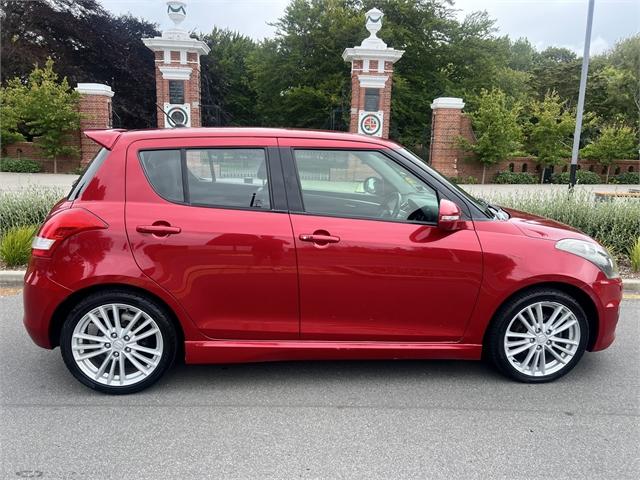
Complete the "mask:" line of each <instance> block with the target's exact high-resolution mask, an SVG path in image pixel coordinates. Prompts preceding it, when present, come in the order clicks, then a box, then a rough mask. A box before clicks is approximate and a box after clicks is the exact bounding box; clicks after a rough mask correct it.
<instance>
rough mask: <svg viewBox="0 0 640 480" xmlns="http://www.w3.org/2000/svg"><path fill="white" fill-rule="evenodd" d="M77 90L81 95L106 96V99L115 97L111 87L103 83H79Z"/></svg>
mask: <svg viewBox="0 0 640 480" xmlns="http://www.w3.org/2000/svg"><path fill="white" fill-rule="evenodd" d="M75 90H76V92H78V93H79V94H81V95H104V96H105V97H113V90H111V87H110V86H109V85H103V84H102V83H79V84H78V86H77V87H76V88H75Z"/></svg>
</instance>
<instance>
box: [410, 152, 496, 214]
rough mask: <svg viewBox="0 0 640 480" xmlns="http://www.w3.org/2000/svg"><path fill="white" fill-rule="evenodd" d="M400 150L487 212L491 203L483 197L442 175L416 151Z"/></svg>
mask: <svg viewBox="0 0 640 480" xmlns="http://www.w3.org/2000/svg"><path fill="white" fill-rule="evenodd" d="M398 152H399V153H400V154H401V155H402V156H404V157H407V158H409V159H411V160H413V161H414V162H418V163H419V164H420V166H422V167H423V168H425V169H426V170H427V171H428V172H429V173H430V174H431V175H433V176H434V177H436V178H437V179H438V180H440V181H441V182H442V183H444V184H446V185H447V186H449V187H450V188H452V189H453V190H455V191H457V192H458V193H460V195H462V196H463V197H464V198H465V199H467V200H468V201H469V202H471V203H472V204H474V205H475V206H476V207H478V208H479V209H480V210H481V211H483V212H485V213H486V210H487V207H488V206H489V204H488V203H487V202H485V201H484V200H482V199H479V198H476V197H474V196H473V195H471V194H470V193H468V192H467V191H466V190H464V189H463V188H461V187H460V186H459V185H456V184H455V183H453V182H452V181H451V180H449V179H448V178H447V177H445V176H444V175H442V174H441V173H440V172H438V171H437V170H434V169H433V168H431V167H430V166H429V165H427V162H425V161H424V160H423V159H422V158H420V157H419V156H417V155H416V154H415V153H413V152H411V151H410V150H407V149H406V148H400V149H398ZM489 216H493V215H489Z"/></svg>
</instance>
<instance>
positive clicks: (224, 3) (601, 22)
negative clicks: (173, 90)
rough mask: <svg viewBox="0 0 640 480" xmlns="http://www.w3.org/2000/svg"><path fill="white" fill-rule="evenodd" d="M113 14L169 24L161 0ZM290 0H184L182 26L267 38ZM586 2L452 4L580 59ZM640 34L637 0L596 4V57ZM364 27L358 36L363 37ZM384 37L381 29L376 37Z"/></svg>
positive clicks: (131, 3)
mask: <svg viewBox="0 0 640 480" xmlns="http://www.w3.org/2000/svg"><path fill="white" fill-rule="evenodd" d="M100 2H101V3H102V5H103V6H104V7H105V8H106V9H107V10H109V11H111V12H112V13H114V14H116V15H119V14H124V13H131V14H132V15H134V16H136V17H142V18H145V19H147V20H150V21H152V22H155V23H157V24H159V25H160V28H161V29H162V28H166V27H169V26H170V25H172V23H171V21H170V20H169V19H168V17H167V15H166V6H165V2H164V0H100ZM288 3H289V0H187V4H188V6H187V18H186V20H185V21H184V22H183V24H182V25H181V26H183V27H184V28H186V29H187V30H196V31H202V32H207V31H210V30H211V29H212V27H213V26H214V25H215V26H217V27H220V28H229V29H231V30H236V31H238V32H240V33H242V34H244V35H247V36H250V37H252V38H254V39H256V40H260V39H262V38H265V37H272V36H273V35H274V34H275V28H274V27H273V26H270V25H269V23H273V22H275V21H276V20H277V19H278V18H279V17H280V16H281V15H282V14H283V12H284V9H285V7H286V6H287V4H288ZM587 3H588V2H587V0H456V1H455V5H454V7H455V8H457V9H458V10H459V11H458V12H457V15H458V17H459V18H460V19H463V18H464V17H465V16H466V15H467V14H469V13H471V12H473V11H477V10H486V11H487V12H488V13H489V15H490V16H491V17H492V18H494V19H496V21H497V22H496V27H497V28H498V33H499V34H507V35H509V36H510V37H512V38H514V39H516V38H519V37H527V38H528V39H529V41H530V42H531V43H532V44H533V45H534V46H535V47H536V48H538V49H539V50H543V49H544V48H546V47H548V46H560V47H566V48H569V49H571V50H573V51H575V52H576V53H577V54H578V55H582V49H583V45H584V31H585V24H586V18H587ZM639 32H640V0H595V10H594V20H593V34H592V38H591V52H592V54H598V53H602V52H604V51H606V50H607V49H609V48H611V47H612V46H613V45H615V43H616V41H618V40H620V39H622V38H626V37H628V36H631V35H634V34H637V33H639ZM364 33H365V32H364V26H363V35H364ZM379 36H380V37H381V38H382V39H384V27H383V29H382V31H381V32H380V35H379Z"/></svg>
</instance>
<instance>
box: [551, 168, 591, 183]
mask: <svg viewBox="0 0 640 480" xmlns="http://www.w3.org/2000/svg"><path fill="white" fill-rule="evenodd" d="M569 176H570V173H569V172H562V173H554V174H553V175H551V183H566V184H569ZM576 182H577V183H578V184H580V185H594V184H596V183H604V182H603V181H602V179H601V178H600V175H598V174H597V173H595V172H590V171H588V170H577V171H576Z"/></svg>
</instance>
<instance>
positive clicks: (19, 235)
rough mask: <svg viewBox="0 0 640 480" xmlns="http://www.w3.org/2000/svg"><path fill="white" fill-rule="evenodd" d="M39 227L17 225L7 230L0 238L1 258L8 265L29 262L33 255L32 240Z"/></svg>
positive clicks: (18, 265)
mask: <svg viewBox="0 0 640 480" xmlns="http://www.w3.org/2000/svg"><path fill="white" fill-rule="evenodd" d="M37 230H38V227H34V226H28V227H15V228H11V229H10V230H9V231H8V232H6V233H5V234H4V235H3V236H2V239H1V240H0V260H2V261H3V262H4V263H5V264H6V265H7V266H8V267H21V266H24V265H26V264H27V262H28V261H29V256H30V255H31V241H32V240H33V236H34V235H35V234H36V232H37Z"/></svg>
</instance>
